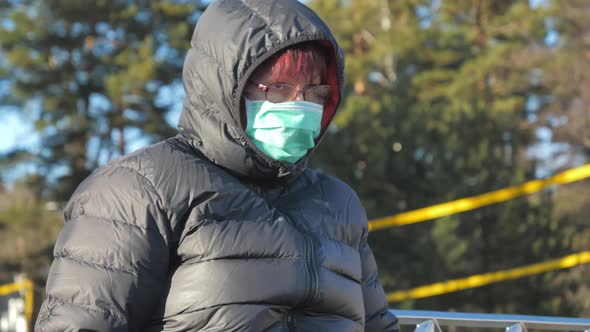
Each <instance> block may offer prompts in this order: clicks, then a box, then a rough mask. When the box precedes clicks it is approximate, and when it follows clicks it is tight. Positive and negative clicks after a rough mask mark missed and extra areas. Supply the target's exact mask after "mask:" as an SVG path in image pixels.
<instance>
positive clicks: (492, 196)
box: [369, 164, 590, 231]
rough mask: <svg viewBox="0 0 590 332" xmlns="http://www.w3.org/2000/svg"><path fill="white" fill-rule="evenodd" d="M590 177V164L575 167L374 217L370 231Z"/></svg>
mask: <svg viewBox="0 0 590 332" xmlns="http://www.w3.org/2000/svg"><path fill="white" fill-rule="evenodd" d="M588 177H590V164H587V165H584V166H582V167H578V168H573V169H570V170H567V171H565V172H562V173H559V174H556V175H554V176H552V177H550V178H546V179H540V180H533V181H530V182H527V183H524V184H522V185H520V186H515V187H509V188H504V189H500V190H496V191H492V192H489V193H486V194H482V195H478V196H473V197H467V198H462V199H458V200H456V201H451V202H447V203H442V204H437V205H432V206H429V207H425V208H421V209H417V210H413V211H408V212H404V213H400V214H397V215H394V216H391V217H384V218H379V219H373V220H371V221H369V231H376V230H379V229H383V228H388V227H397V226H403V225H409V224H414V223H418V222H422V221H427V220H431V219H436V218H440V217H444V216H449V215H452V214H456V213H460V212H465V211H469V210H474V209H477V208H480V207H482V206H486V205H491V204H495V203H499V202H503V201H507V200H510V199H512V198H515V197H518V196H523V195H527V194H532V193H534V192H537V191H539V190H541V189H543V188H545V187H548V186H550V185H554V184H566V183H570V182H575V181H579V180H582V179H585V178H588Z"/></svg>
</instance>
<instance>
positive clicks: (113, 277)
mask: <svg viewBox="0 0 590 332" xmlns="http://www.w3.org/2000/svg"><path fill="white" fill-rule="evenodd" d="M161 206H162V202H161V199H160V197H159V195H158V193H157V192H156V190H155V189H154V187H153V186H152V184H151V183H150V181H149V180H148V179H147V178H146V177H144V176H143V175H141V174H139V173H138V172H137V171H136V170H134V169H131V168H128V167H124V166H117V167H110V168H108V167H107V168H104V169H101V170H98V171H97V172H95V173H94V174H93V175H91V176H90V177H89V178H88V179H86V180H85V181H84V182H83V183H82V184H81V185H80V187H79V188H78V189H77V190H76V192H75V193H74V195H73V196H72V198H71V199H70V202H69V203H68V206H67V207H66V211H65V219H66V223H65V226H64V228H63V230H62V231H61V233H60V235H59V238H58V240H57V243H56V245H55V249H54V260H53V264H52V266H51V270H50V272H49V277H48V281H47V286H46V298H45V301H44V302H43V304H42V306H41V309H40V313H39V316H38V317H37V322H36V326H35V331H39V332H45V331H47V332H50V331H56V332H57V331H141V330H142V326H144V325H145V324H146V322H147V321H148V320H149V318H150V316H151V314H152V312H153V311H154V310H155V307H156V305H157V304H158V301H159V300H160V299H161V298H162V294H163V291H164V290H163V287H164V285H165V280H166V278H167V273H168V265H169V257H170V254H169V248H168V240H167V236H166V234H170V233H169V229H168V228H169V226H168V225H167V221H166V220H167V218H166V216H165V214H164V213H163V212H161V210H160V208H159V207H161Z"/></svg>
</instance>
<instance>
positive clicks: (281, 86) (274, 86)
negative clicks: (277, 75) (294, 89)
mask: <svg viewBox="0 0 590 332" xmlns="http://www.w3.org/2000/svg"><path fill="white" fill-rule="evenodd" d="M269 88H272V89H274V90H276V91H283V90H289V85H288V84H285V83H273V84H271V85H269Z"/></svg>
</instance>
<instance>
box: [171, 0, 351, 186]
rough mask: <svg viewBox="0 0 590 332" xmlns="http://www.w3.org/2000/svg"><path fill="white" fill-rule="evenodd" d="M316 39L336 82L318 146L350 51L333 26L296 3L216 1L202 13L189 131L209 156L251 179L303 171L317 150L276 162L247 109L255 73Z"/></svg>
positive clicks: (188, 68) (184, 119)
mask: <svg viewBox="0 0 590 332" xmlns="http://www.w3.org/2000/svg"><path fill="white" fill-rule="evenodd" d="M309 41H316V42H319V43H321V44H322V45H323V46H325V47H326V49H327V50H328V59H329V61H328V62H329V63H328V84H330V85H332V86H333V87H335V89H334V90H335V93H334V94H333V97H332V100H330V101H329V102H328V103H327V104H326V105H325V106H324V116H323V119H322V133H321V134H320V137H319V139H318V140H317V143H318V144H319V142H320V141H321V139H322V137H323V135H324V133H325V130H326V128H327V126H328V124H329V123H330V121H331V120H332V118H333V116H334V114H335V112H336V109H337V108H338V106H339V104H340V101H341V96H342V90H343V82H344V55H343V52H342V50H341V49H340V47H339V46H338V44H337V43H336V40H335V38H334V36H333V35H332V33H331V31H330V29H329V28H328V26H327V25H326V24H325V23H324V22H323V21H322V20H321V19H320V18H319V17H318V16H317V14H315V13H314V12H313V11H312V10H311V9H309V8H308V7H307V6H305V5H304V4H302V3H300V2H299V1H297V0H275V1H269V0H218V1H214V2H212V3H211V4H210V5H209V7H208V8H207V10H205V12H203V14H202V15H201V17H200V18H199V21H198V23H197V26H196V28H195V30H194V33H193V37H192V40H191V48H190V50H189V51H188V54H187V57H186V60H185V64H184V69H183V84H184V89H185V92H186V98H185V101H184V105H183V110H182V113H181V116H180V122H179V127H180V131H181V134H182V136H184V137H185V138H186V139H187V140H188V142H189V144H191V146H192V147H193V148H194V149H195V150H197V151H198V153H200V154H202V155H203V156H204V157H205V158H207V159H208V160H210V161H211V162H213V163H215V164H217V165H219V166H221V167H223V168H225V169H226V170H228V171H230V172H231V173H233V174H235V175H236V176H239V177H241V178H244V179H246V180H250V181H258V182H260V181H262V182H269V183H273V182H279V181H281V182H282V181H288V180H289V179H293V178H294V177H296V176H297V175H299V174H300V173H301V172H303V171H304V170H305V167H306V165H307V160H308V159H309V156H310V155H311V153H312V152H313V150H314V149H311V150H310V151H309V152H308V153H307V155H306V156H305V157H303V158H302V159H300V160H299V161H298V162H297V163H296V164H289V163H283V162H279V161H275V160H272V159H270V158H269V157H267V156H266V155H264V154H263V153H262V152H260V151H259V150H258V149H257V148H256V146H255V145H254V144H253V143H252V142H251V141H250V139H249V137H248V136H247V135H246V133H245V131H244V129H243V128H242V126H241V124H240V123H241V122H240V107H241V105H242V103H241V100H242V91H243V89H244V86H245V84H246V82H247V80H248V77H249V76H250V75H251V74H252V72H253V71H254V70H255V69H256V68H257V67H258V66H259V65H260V64H262V63H263V62H264V61H265V60H266V59H268V58H269V57H271V56H272V55H274V54H276V53H278V52H280V51H282V50H284V49H285V48H288V47H290V46H293V45H295V44H299V43H303V42H309ZM336 87H337V88H336ZM316 146H317V144H316Z"/></svg>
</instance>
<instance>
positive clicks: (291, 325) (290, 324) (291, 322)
mask: <svg viewBox="0 0 590 332" xmlns="http://www.w3.org/2000/svg"><path fill="white" fill-rule="evenodd" d="M287 329H288V330H289V332H297V328H296V327H295V317H294V314H293V313H292V312H291V311H289V312H288V313H287Z"/></svg>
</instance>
